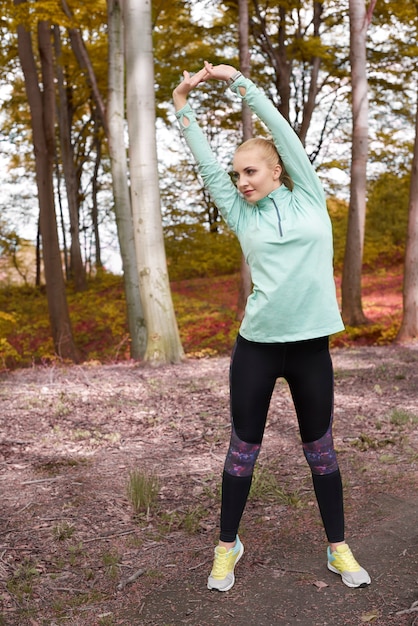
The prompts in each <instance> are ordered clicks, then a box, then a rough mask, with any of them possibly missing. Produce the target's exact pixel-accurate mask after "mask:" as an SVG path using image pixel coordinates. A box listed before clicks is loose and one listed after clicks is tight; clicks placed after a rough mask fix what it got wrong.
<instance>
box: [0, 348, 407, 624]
mask: <svg viewBox="0 0 418 626" xmlns="http://www.w3.org/2000/svg"><path fill="white" fill-rule="evenodd" d="M332 354H333V360H334V366H335V379H336V397H335V429H334V434H335V442H336V447H337V450H338V453H339V462H340V467H341V469H342V472H343V479H344V488H345V498H346V517H347V538H348V540H349V541H350V544H351V546H352V548H353V549H354V551H355V553H356V555H357V556H358V557H359V560H361V562H362V564H363V565H364V566H365V567H367V569H368V570H369V571H370V574H371V576H372V579H373V583H372V585H371V586H370V587H369V588H368V589H363V590H350V589H348V588H346V587H345V586H344V585H342V583H341V581H340V579H339V577H337V576H335V575H334V574H332V573H331V572H329V571H328V570H327V569H326V565H325V558H324V557H325V551H324V550H325V543H324V536H323V531H322V527H321V524H320V521H319V516H318V512H317V508H316V504H315V501H314V498H313V494H312V489H311V483H310V477H309V471H308V468H307V465H306V462H305V460H304V457H303V454H302V453H301V449H300V444H299V439H298V432H297V427H296V420H295V416H294V411H293V406H292V402H291V398H290V394H289V391H288V388H287V386H286V384H285V383H284V382H283V381H278V383H277V385H276V389H275V392H274V396H273V400H272V404H271V411H270V417H269V423H268V427H267V430H266V435H265V441H264V445H263V449H262V452H261V455H260V460H259V466H258V470H257V473H256V476H255V480H254V484H253V490H252V494H251V499H250V501H249V503H248V507H247V509H246V512H245V516H244V519H243V524H242V529H241V538H242V540H243V542H244V544H245V548H246V552H245V554H244V557H243V559H242V560H241V562H240V564H239V565H238V567H237V570H236V574H237V581H236V584H235V586H234V588H233V589H232V590H231V591H230V592H228V593H225V594H219V593H215V592H209V591H207V590H206V578H207V575H208V572H209V570H210V567H211V561H212V550H213V546H214V544H215V541H216V537H217V523H218V509H219V478H220V474H221V471H222V465H223V458H224V454H225V451H226V447H227V443H228V432H229V423H228V421H229V417H228V402H229V401H228V365H229V362H228V358H227V357H215V358H207V359H188V360H186V361H185V362H184V363H182V364H180V365H177V366H167V367H163V368H160V369H149V368H146V367H143V366H138V365H136V364H132V363H123V364H117V365H107V366H103V365H99V364H96V365H94V364H86V365H83V366H72V367H65V366H62V367H58V366H51V367H36V368H33V369H25V370H17V371H14V372H10V373H3V374H2V375H1V381H0V382H1V388H0V419H1V431H0V494H1V496H0V497H1V510H0V607H1V608H0V624H5V625H8V626H9V625H10V626H11V625H30V626H37V625H41V624H42V625H45V624H48V625H58V624H70V625H74V626H75V625H86V626H96V625H125V624H126V625H131V624H143V625H148V626H164V625H183V624H188V625H193V626H212V625H215V624H226V623H234V625H235V626H244V625H245V626H247V625H248V626H274V625H276V624H277V625H283V626H286V625H289V626H293V625H297V624H301V625H303V626H326V625H327V624H329V625H331V624H332V626H340V625H349V626H359V625H360V624H364V623H372V624H376V625H379V626H392V625H393V626H395V625H396V626H411V625H412V624H418V527H417V523H416V520H417V519H418V432H417V431H418V349H417V346H409V347H405V346H404V347H401V346H395V345H390V346H381V347H360V348H335V349H334V350H333V353H332ZM133 477H136V478H141V477H142V478H143V479H144V480H145V481H147V480H148V481H149V480H151V484H152V486H153V488H154V492H156V494H157V495H155V494H154V495H153V493H152V491H151V492H150V493H149V496H150V502H149V510H148V511H146V510H142V509H139V511H138V512H137V513H135V510H134V506H133V504H132V498H131V497H130V495H129V490H128V486H129V485H130V486H131V487H132V485H133V482H132V479H133ZM146 486H147V483H146V482H145V487H144V486H143V487H142V488H143V489H144V493H145V491H146ZM137 489H141V487H140V486H138V485H137Z"/></svg>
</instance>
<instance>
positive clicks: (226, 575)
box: [208, 535, 244, 591]
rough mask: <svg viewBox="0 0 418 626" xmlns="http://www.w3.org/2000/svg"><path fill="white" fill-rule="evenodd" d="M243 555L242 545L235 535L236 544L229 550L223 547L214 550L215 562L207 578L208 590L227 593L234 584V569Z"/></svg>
mask: <svg viewBox="0 0 418 626" xmlns="http://www.w3.org/2000/svg"><path fill="white" fill-rule="evenodd" d="M243 553H244V546H243V545H242V543H241V541H240V540H239V537H238V535H237V540H236V544H235V546H234V547H233V548H231V549H230V550H227V549H226V548H224V547H223V546H217V547H216V548H215V560H214V561H213V567H212V571H211V573H210V576H209V578H208V589H217V590H218V591H229V589H231V587H233V585H234V582H235V576H234V568H235V565H236V564H237V563H238V561H239V560H240V558H241V557H242V555H243Z"/></svg>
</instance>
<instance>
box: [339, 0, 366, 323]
mask: <svg viewBox="0 0 418 626" xmlns="http://www.w3.org/2000/svg"><path fill="white" fill-rule="evenodd" d="M349 11H350V63H351V83H352V116H353V137H352V152H351V181H350V204H349V213H348V227H347V240H346V248H345V255H344V268H343V277H342V285H341V292H342V316H343V319H344V322H345V323H346V324H348V325H350V326H359V325H361V324H365V323H366V322H367V318H366V316H365V315H364V313H363V308H362V301H361V273H362V263H363V246H364V227H365V219H366V182H367V174H366V170H367V155H368V93H367V91H368V84H367V73H366V35H367V26H368V21H367V13H366V5H365V0H349Z"/></svg>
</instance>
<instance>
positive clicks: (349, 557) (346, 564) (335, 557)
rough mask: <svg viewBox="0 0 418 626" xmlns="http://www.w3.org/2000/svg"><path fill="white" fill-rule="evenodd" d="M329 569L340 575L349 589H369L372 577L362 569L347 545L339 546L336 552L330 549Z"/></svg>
mask: <svg viewBox="0 0 418 626" xmlns="http://www.w3.org/2000/svg"><path fill="white" fill-rule="evenodd" d="M327 556H328V563H327V565H328V569H329V570H330V571H331V572H334V573H335V574H339V575H340V576H341V578H342V581H343V583H344V584H345V585H347V587H367V585H370V582H371V581H370V576H369V575H368V573H367V572H366V570H365V569H363V568H362V567H360V565H359V564H358V563H357V561H356V559H355V558H354V556H353V553H352V552H351V550H350V548H349V547H348V545H347V544H346V543H343V544H341V545H340V546H337V549H336V550H335V551H334V552H331V548H329V547H328V554H327Z"/></svg>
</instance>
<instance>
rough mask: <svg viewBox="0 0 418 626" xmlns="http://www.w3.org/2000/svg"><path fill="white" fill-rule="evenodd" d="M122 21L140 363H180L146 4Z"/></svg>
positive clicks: (127, 11)
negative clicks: (142, 339) (143, 342)
mask: <svg viewBox="0 0 418 626" xmlns="http://www.w3.org/2000/svg"><path fill="white" fill-rule="evenodd" d="M123 19H124V37H125V59H126V72H127V86H126V96H127V100H126V102H127V121H128V134H129V164H130V179H131V201H132V214H133V228H134V234H135V246H136V255H137V269H138V275H139V285H140V294H141V302H142V306H143V309H144V317H145V323H146V327H147V347H146V352H145V356H144V359H145V360H146V361H147V362H149V363H150V364H152V365H160V364H163V363H169V362H174V363H175V362H178V361H180V360H181V359H182V357H183V349H182V346H181V342H180V337H179V333H178V328H177V322H176V318H175V314H174V307H173V303H172V299H171V291H170V284H169V280H168V272H167V261H166V257H165V250H164V240H163V229H162V221H161V208H160V194H159V186H158V167H157V147H156V135H155V94H154V66H153V64H154V57H153V46H152V22H151V7H150V3H149V2H148V1H147V0H125V2H124V5H123Z"/></svg>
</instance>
